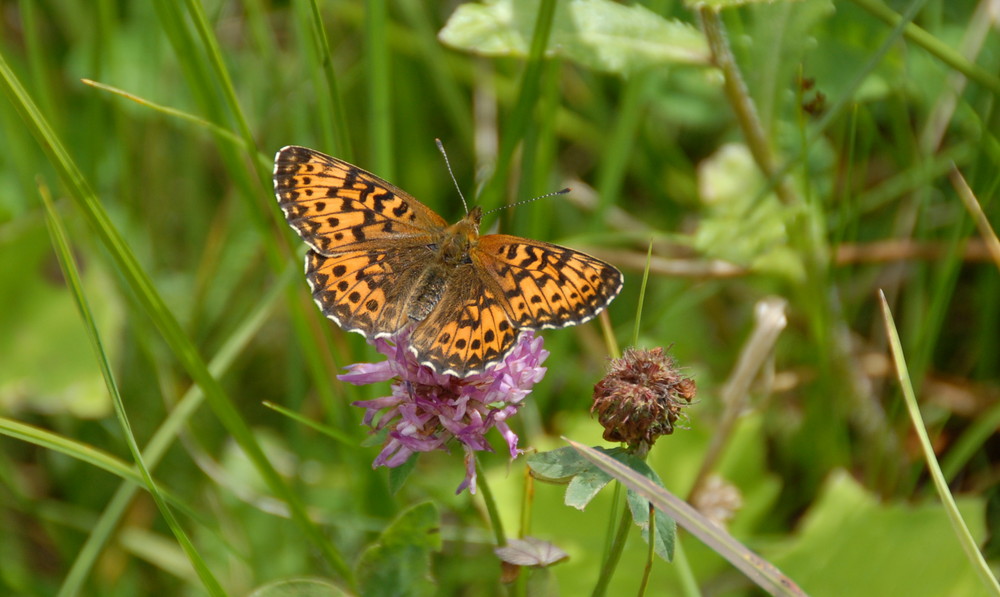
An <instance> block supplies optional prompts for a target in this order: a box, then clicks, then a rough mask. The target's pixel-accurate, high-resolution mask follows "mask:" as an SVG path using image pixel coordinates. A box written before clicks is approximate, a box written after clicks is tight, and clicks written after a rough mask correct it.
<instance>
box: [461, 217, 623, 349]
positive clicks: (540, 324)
mask: <svg viewBox="0 0 1000 597" xmlns="http://www.w3.org/2000/svg"><path fill="white" fill-rule="evenodd" d="M472 258H473V260H475V261H478V262H480V263H481V267H480V270H481V271H483V272H485V273H486V274H487V275H489V276H491V277H493V278H494V279H495V280H496V283H497V284H498V286H499V287H500V288H501V289H502V293H503V298H504V300H505V306H506V309H507V314H508V315H509V316H510V319H511V321H512V322H513V323H514V324H515V325H516V326H517V327H518V328H520V329H543V328H561V327H566V326H570V325H577V324H580V323H583V322H585V321H589V320H590V319H592V318H593V317H594V316H595V315H597V314H598V313H600V312H601V311H602V310H603V309H604V308H605V307H606V306H608V304H609V303H611V301H612V300H614V298H615V297H616V296H617V295H618V292H619V291H620V290H621V288H622V274H621V272H619V271H618V270H617V269H615V268H614V267H612V266H611V265H609V264H607V263H605V262H603V261H601V260H600V259H597V258H595V257H591V256H590V255H587V254H585V253H581V252H579V251H574V250H572V249H567V248H566V247H560V246H559V245H552V244H549V243H544V242H540V241H533V240H528V239H526V238H520V237H517V236H509V235H506V234H489V235H486V236H484V237H482V238H480V239H479V245H478V246H477V247H476V250H475V251H474V252H473V253H472Z"/></svg>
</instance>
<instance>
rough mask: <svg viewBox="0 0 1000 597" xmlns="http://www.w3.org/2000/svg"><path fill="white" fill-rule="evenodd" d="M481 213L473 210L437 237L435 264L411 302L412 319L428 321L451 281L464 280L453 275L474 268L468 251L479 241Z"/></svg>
mask: <svg viewBox="0 0 1000 597" xmlns="http://www.w3.org/2000/svg"><path fill="white" fill-rule="evenodd" d="M482 213H483V212H482V209H480V208H479V207H474V208H473V209H472V211H470V212H469V214H468V215H467V216H465V217H464V218H462V219H461V220H459V221H458V222H456V223H454V224H452V225H451V226H449V227H447V228H445V229H444V230H442V231H441V233H440V234H439V235H438V237H437V239H436V242H435V243H434V245H433V250H434V260H433V261H432V262H431V263H429V264H427V266H426V268H425V269H424V271H423V273H422V274H421V276H420V278H419V281H418V282H417V285H416V291H415V292H414V293H413V298H412V300H411V301H410V308H409V309H408V313H407V314H408V316H409V318H410V319H412V320H414V321H423V320H424V319H426V318H427V316H428V315H430V313H431V311H433V310H434V307H435V306H437V304H438V302H439V301H440V300H441V296H442V295H444V293H445V291H446V287H447V284H448V281H449V280H456V279H461V277H456V276H455V275H454V274H455V269H456V268H459V267H463V266H469V267H471V264H472V259H471V258H470V257H469V251H470V250H471V249H472V248H473V247H475V245H476V242H477V241H478V240H479V220H480V219H481V218H482Z"/></svg>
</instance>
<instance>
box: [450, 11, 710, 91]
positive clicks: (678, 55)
mask: <svg viewBox="0 0 1000 597" xmlns="http://www.w3.org/2000/svg"><path fill="white" fill-rule="evenodd" d="M537 14H538V0H494V1H488V2H484V3H481V4H475V3H469V4H463V5H462V6H459V7H458V8H457V9H456V10H455V12H454V13H453V14H452V15H451V18H449V19H448V23H447V24H446V25H445V26H444V28H443V29H442V30H441V32H440V33H439V34H438V37H439V38H440V39H441V41H442V42H444V43H445V44H448V45H450V46H452V47H454V48H457V49H461V50H467V51H469V52H475V53H477V54H484V55H487V56H514V57H518V58H524V57H527V55H528V48H529V46H530V44H531V33H532V30H533V28H534V24H535V15H537ZM547 53H548V55H550V56H561V57H563V58H567V59H569V60H573V61H574V62H578V63H580V64H582V65H583V66H586V67H588V68H592V69H594V70H599V71H604V72H611V73H617V74H620V75H628V74H631V73H634V72H636V71H638V70H641V69H645V68H649V67H654V66H664V65H672V64H674V65H676V64H681V65H699V66H707V65H708V64H709V53H708V45H707V43H706V42H705V39H704V36H703V35H702V33H701V31H699V30H698V29H697V28H696V27H694V26H692V25H690V24H688V23H683V22H681V21H675V20H667V19H664V18H663V17H661V16H659V15H657V14H656V13H653V12H651V11H650V10H648V9H646V8H644V7H642V6H640V5H638V4H636V5H633V6H626V5H623V4H618V3H615V2H610V1H609V0H570V1H568V2H560V3H559V5H558V8H556V16H555V22H554V23H553V27H552V34H551V37H550V40H549V48H548V52H547Z"/></svg>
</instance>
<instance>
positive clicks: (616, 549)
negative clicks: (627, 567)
mask: <svg viewBox="0 0 1000 597" xmlns="http://www.w3.org/2000/svg"><path fill="white" fill-rule="evenodd" d="M631 525H632V513H631V512H630V511H629V509H628V503H627V502H626V503H625V504H622V517H621V520H619V521H618V531H617V532H616V533H615V539H614V541H613V542H612V543H611V549H609V550H608V557H607V559H605V560H604V565H602V566H601V576H600V577H599V578H598V579H597V585H596V586H595V587H594V591H593V593H591V595H593V597H601V596H603V595H604V594H605V593H606V592H607V590H608V584H610V583H611V577H612V576H614V573H615V569H616V568H617V567H618V562H619V561H620V560H621V559H622V552H623V551H624V550H625V539H627V538H628V531H629V528H630V527H631Z"/></svg>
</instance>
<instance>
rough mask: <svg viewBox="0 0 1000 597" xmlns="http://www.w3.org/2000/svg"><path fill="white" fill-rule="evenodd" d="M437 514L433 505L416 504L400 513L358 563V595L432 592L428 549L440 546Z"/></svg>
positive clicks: (433, 588) (436, 548) (421, 593)
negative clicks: (359, 591) (359, 588)
mask: <svg viewBox="0 0 1000 597" xmlns="http://www.w3.org/2000/svg"><path fill="white" fill-rule="evenodd" d="M440 524H441V522H440V516H439V515H438V511H437V508H436V507H435V506H434V504H432V503H430V502H426V503H423V504H418V505H416V506H414V507H412V508H410V509H409V510H406V511H404V512H403V513H401V514H400V515H399V516H398V517H397V518H396V520H394V521H393V522H392V524H391V525H389V527H388V528H386V529H385V531H383V532H382V535H381V536H380V537H379V538H378V540H377V541H376V542H375V543H373V544H372V545H370V546H369V547H368V548H367V549H366V550H365V552H364V553H363V554H362V555H361V559H360V560H359V561H358V565H357V577H358V584H359V586H360V587H361V594H363V595H366V596H368V597H379V596H382V595H385V596H390V595H431V594H433V593H434V591H435V586H434V583H433V582H432V581H431V561H430V554H431V551H434V550H438V549H440V547H441V534H440V532H439V527H440Z"/></svg>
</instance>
